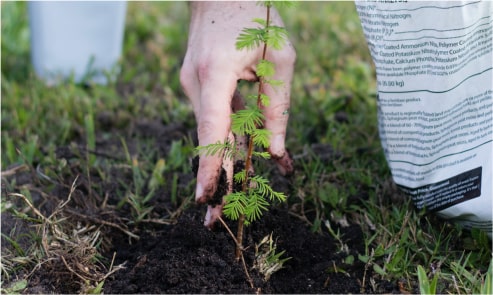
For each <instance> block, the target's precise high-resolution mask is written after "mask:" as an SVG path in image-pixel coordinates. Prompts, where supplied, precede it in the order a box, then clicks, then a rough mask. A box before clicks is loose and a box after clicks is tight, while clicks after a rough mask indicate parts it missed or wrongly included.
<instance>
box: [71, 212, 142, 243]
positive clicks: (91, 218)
mask: <svg viewBox="0 0 493 295" xmlns="http://www.w3.org/2000/svg"><path fill="white" fill-rule="evenodd" d="M66 210H67V213H70V214H73V215H76V216H78V217H82V218H85V219H89V220H90V221H92V222H96V223H99V224H103V225H107V226H111V227H114V228H116V229H118V230H120V231H122V232H123V233H125V234H127V235H128V236H130V237H132V238H134V239H136V240H138V239H140V237H139V236H137V235H136V234H133V233H131V232H129V231H128V230H126V229H124V228H122V227H121V226H120V225H118V224H116V223H113V222H109V221H106V220H102V219H99V218H95V217H92V216H89V215H85V214H82V213H79V212H77V211H74V210H71V209H66Z"/></svg>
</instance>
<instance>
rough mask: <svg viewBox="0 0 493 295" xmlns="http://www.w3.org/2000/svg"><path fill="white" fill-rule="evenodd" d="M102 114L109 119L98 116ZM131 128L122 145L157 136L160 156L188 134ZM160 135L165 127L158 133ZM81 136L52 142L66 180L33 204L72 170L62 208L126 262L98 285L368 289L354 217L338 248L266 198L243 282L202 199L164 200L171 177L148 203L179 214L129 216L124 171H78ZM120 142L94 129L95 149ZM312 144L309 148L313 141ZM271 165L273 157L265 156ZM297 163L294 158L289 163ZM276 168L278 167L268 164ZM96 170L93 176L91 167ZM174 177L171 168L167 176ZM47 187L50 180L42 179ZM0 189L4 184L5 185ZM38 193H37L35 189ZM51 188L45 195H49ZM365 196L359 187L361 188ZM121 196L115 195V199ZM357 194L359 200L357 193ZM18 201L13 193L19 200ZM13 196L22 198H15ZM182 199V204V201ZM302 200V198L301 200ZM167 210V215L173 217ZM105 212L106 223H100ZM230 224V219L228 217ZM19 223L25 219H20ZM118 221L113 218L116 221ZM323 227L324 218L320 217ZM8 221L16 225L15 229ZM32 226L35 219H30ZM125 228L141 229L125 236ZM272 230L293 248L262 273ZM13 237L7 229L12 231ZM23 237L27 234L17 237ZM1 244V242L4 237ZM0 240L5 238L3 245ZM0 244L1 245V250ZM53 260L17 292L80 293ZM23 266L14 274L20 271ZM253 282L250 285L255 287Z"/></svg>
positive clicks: (283, 184)
mask: <svg viewBox="0 0 493 295" xmlns="http://www.w3.org/2000/svg"><path fill="white" fill-rule="evenodd" d="M105 120H107V118H105ZM132 127H133V128H131V130H132V131H131V134H126V140H127V144H128V149H129V150H130V152H131V150H132V149H133V148H134V146H135V145H136V144H137V143H136V141H137V139H135V138H137V137H136V135H138V136H145V137H151V138H152V137H153V138H157V139H158V140H157V149H158V150H159V156H160V157H165V156H166V154H167V153H168V152H169V150H170V144H171V142H172V141H173V140H178V139H182V138H185V137H187V136H190V134H193V133H194V130H193V128H187V127H186V126H183V125H182V124H174V125H164V124H162V123H161V122H156V121H152V122H148V121H142V122H138V123H136V124H134V125H133V126H132ZM163 135H166V136H163ZM82 146H84V145H82V144H78V145H71V146H67V147H60V148H59V149H58V151H57V156H58V158H59V159H65V160H66V161H67V163H68V164H67V165H68V168H65V169H68V170H69V171H66V172H65V173H66V179H65V180H64V183H63V185H62V184H57V185H53V184H52V183H50V184H49V185H50V186H49V187H50V190H49V193H48V194H39V190H34V191H33V192H32V198H33V201H34V202H35V203H36V204H37V205H38V206H39V208H40V210H41V211H43V212H46V213H47V214H49V213H50V212H52V211H53V210H54V208H55V207H56V205H57V204H59V203H60V201H61V200H66V199H67V195H68V194H69V192H70V185H69V184H71V183H72V182H73V181H74V180H75V176H76V175H78V179H77V188H76V189H75V192H74V194H72V201H71V202H70V203H69V204H67V205H66V207H65V208H64V210H65V209H66V211H64V216H65V217H67V218H68V219H69V220H70V222H72V223H73V224H95V225H97V226H99V228H100V230H101V234H102V236H104V243H103V245H102V248H104V249H105V252H104V253H103V256H104V257H105V259H104V261H105V263H106V264H109V262H110V261H111V260H112V257H113V256H114V255H115V256H114V257H115V260H114V261H113V265H114V266H116V265H120V264H123V265H124V268H122V269H119V270H118V271H115V272H114V273H112V274H111V275H110V276H109V277H107V278H106V279H105V283H104V286H103V292H104V293H106V294H119V293H265V294H268V293H338V294H347V293H369V292H372V289H371V286H370V279H369V278H370V277H372V270H371V268H370V269H368V270H367V271H366V272H365V264H364V263H363V262H361V261H359V260H358V259H357V257H358V254H362V253H364V249H365V248H364V247H365V244H364V237H363V234H362V231H361V229H360V226H359V225H356V224H353V225H349V226H347V227H340V228H339V230H340V232H341V235H342V236H343V237H344V243H345V244H346V245H347V246H348V250H347V252H341V247H340V244H339V243H338V241H336V240H334V239H333V238H332V237H331V236H330V235H329V234H328V232H327V230H322V233H314V232H312V231H311V230H310V226H309V225H308V224H307V222H305V221H303V220H302V218H300V216H299V213H300V212H299V206H297V205H296V204H289V205H286V204H281V205H276V206H274V207H272V209H271V210H270V211H269V212H266V213H265V214H264V216H263V217H262V218H261V220H260V221H258V222H255V223H254V224H252V225H250V226H248V227H247V228H246V230H245V239H244V241H245V245H248V247H247V248H246V250H245V251H244V257H245V262H246V265H247V268H248V272H249V275H250V276H251V282H249V280H248V278H247V276H246V273H245V270H244V268H243V264H242V263H241V262H237V261H236V260H235V258H234V247H235V246H234V242H233V240H232V238H231V236H230V235H229V234H228V232H227V231H226V230H225V228H224V226H222V225H220V224H218V225H217V226H216V227H215V228H214V229H213V230H208V229H206V228H205V227H204V226H203V219H204V215H205V211H206V208H205V206H197V205H195V204H194V203H193V201H189V202H188V203H186V201H184V199H182V203H181V204H180V203H178V204H176V203H175V204H174V203H173V202H172V200H171V195H172V193H171V191H170V190H171V188H172V185H166V186H165V187H164V188H160V189H159V190H158V191H157V192H156V193H155V196H154V197H153V198H152V199H151V200H150V201H149V202H150V203H149V205H152V206H154V210H153V214H152V216H151V217H153V218H161V217H163V216H168V217H169V216H172V215H173V214H170V212H171V213H177V214H176V215H174V216H178V217H176V218H175V220H173V218H170V219H169V220H170V222H169V224H160V223H153V222H149V223H142V224H138V225H131V224H129V223H128V221H129V220H132V218H133V217H132V215H131V210H130V207H129V206H128V205H124V206H121V207H119V209H118V210H117V209H116V208H117V206H116V205H117V204H118V202H119V201H120V199H121V196H120V195H119V194H118V193H117V192H118V191H119V189H120V188H121V186H122V183H129V182H132V175H131V173H130V172H129V171H128V170H124V169H121V168H118V167H109V168H108V170H107V171H106V173H108V175H111V178H110V179H111V181H110V182H108V181H107V180H104V179H102V178H101V177H100V175H101V174H98V173H91V175H90V177H88V176H87V175H84V173H83V169H82V167H81V164H80V162H78V161H77V157H79V156H80V154H81V151H83V149H82V148H81V147H82ZM117 146H121V144H120V141H118V140H114V141H111V140H108V139H105V138H100V137H98V140H97V149H96V151H93V154H95V155H96V157H101V158H105V157H110V156H111V157H112V158H114V159H119V158H123V157H124V154H123V152H122V151H121V148H118V147H117ZM314 148H315V147H314ZM316 149H317V150H318V151H319V152H320V154H323V155H325V157H327V158H330V157H331V156H332V157H333V156H337V155H335V154H334V152H333V150H332V149H331V148H330V147H329V146H325V147H324V146H322V145H317V146H316ZM272 165H273V167H274V164H272ZM295 165H296V163H295ZM271 171H275V169H271ZM176 173H178V174H177V175H178V191H180V188H183V187H187V186H189V185H190V184H192V185H193V183H192V182H193V181H194V175H193V173H191V172H190V173H180V172H176ZM98 175H99V176H98ZM13 178H15V179H16V181H17V182H16V183H17V185H32V187H40V186H41V184H42V183H43V182H40V181H39V180H36V176H35V175H33V173H32V171H25V170H24V171H22V172H18V173H14V174H13V175H12V176H10V177H8V178H7V179H9V180H10V181H11V180H12V179H13ZM164 178H165V179H168V180H169V179H172V178H173V177H172V175H164ZM269 179H270V180H271V184H272V186H273V187H274V189H276V190H280V191H284V192H286V193H287V194H291V195H292V194H293V192H290V189H291V179H290V178H285V177H283V176H281V175H280V174H279V173H276V172H272V175H271V176H270V177H269ZM95 186H96V187H100V191H102V192H103V193H99V194H98V193H96V191H95V190H93V189H92V188H93V187H95ZM45 189H46V190H47V189H48V184H46V187H45ZM2 191H4V192H5V189H4V187H2ZM37 192H38V193H37ZM46 195H49V197H46ZM365 195H367V194H366V193H365V192H361V196H365ZM119 198H120V199H119ZM356 201H357V200H356ZM17 202H19V200H17ZM17 204H19V203H17ZM184 204H188V205H187V206H182V207H180V205H184ZM298 205H299V204H298ZM172 217H173V216H172ZM103 221H104V222H103ZM227 223H228V224H229V227H230V228H231V229H232V230H233V231H234V232H236V225H235V223H233V222H229V221H228V222H227ZM21 224H22V226H21ZM115 225H119V227H117V226H115ZM322 227H323V225H322ZM30 228H31V227H30V225H26V222H25V221H21V220H19V219H17V218H14V217H12V216H11V215H10V216H9V213H4V214H2V233H4V234H6V235H7V236H9V235H17V237H19V236H21V235H22V233H23V232H24V233H25V232H26V231H27V230H29V229H30ZM13 229H15V230H16V231H17V232H16V233H13ZM31 229H32V228H31ZM125 230H127V231H129V232H132V233H134V234H136V235H138V236H139V239H135V238H131V237H130V236H129V235H128V234H127V233H126V232H125ZM270 234H272V235H273V238H274V240H275V241H276V242H277V249H278V251H285V254H284V255H283V257H290V259H289V260H288V261H286V262H285V264H284V267H283V268H282V269H281V270H279V271H278V272H276V273H274V274H273V275H272V276H271V277H270V279H269V280H268V281H266V280H265V279H264V277H263V275H262V274H260V273H259V272H258V271H257V270H256V269H252V265H253V261H254V257H255V247H254V245H255V244H256V243H259V241H260V240H262V238H264V237H265V236H267V235H270ZM12 237H13V236H12ZM24 240H25V239H24ZM2 244H3V245H7V244H8V243H6V241H5V240H4V239H3V238H2ZM2 248H3V247H2ZM3 251H4V249H2V253H3ZM348 255H352V256H353V257H355V259H354V262H352V263H351V264H346V263H344V258H345V257H347V256H348ZM63 267H64V265H63V264H59V265H58V266H57V265H52V266H51V268H50V267H49V265H41V266H39V267H38V268H36V269H35V270H34V272H33V273H32V274H30V276H29V284H28V286H27V288H26V289H24V290H23V293H39V294H41V293H53V292H54V293H74V292H79V291H80V290H81V289H80V283H79V284H76V283H74V282H76V281H77V280H79V278H77V276H76V275H75V274H74V273H72V272H70V271H67V270H66V269H65V270H64V269H63ZM24 275H26V273H22V272H20V273H18V277H19V278H22V277H23V276H24ZM363 282H365V283H364V285H363ZM377 283H378V285H379V286H380V288H383V289H381V290H379V291H378V292H382V293H394V292H395V293H399V292H400V291H399V288H398V286H397V282H377ZM252 285H253V288H252Z"/></svg>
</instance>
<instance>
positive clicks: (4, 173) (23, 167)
mask: <svg viewBox="0 0 493 295" xmlns="http://www.w3.org/2000/svg"><path fill="white" fill-rule="evenodd" d="M23 170H29V167H28V166H27V165H26V164H22V165H19V166H15V167H13V168H10V169H8V170H5V171H2V172H1V176H2V177H7V176H11V175H15V174H17V172H20V171H23Z"/></svg>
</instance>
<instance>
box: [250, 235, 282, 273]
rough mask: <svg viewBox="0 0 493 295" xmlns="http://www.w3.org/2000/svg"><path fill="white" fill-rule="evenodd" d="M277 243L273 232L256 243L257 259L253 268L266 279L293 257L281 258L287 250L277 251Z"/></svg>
mask: <svg viewBox="0 0 493 295" xmlns="http://www.w3.org/2000/svg"><path fill="white" fill-rule="evenodd" d="M276 250H277V245H276V242H274V240H273V239H272V233H271V234H270V235H268V236H265V237H264V238H263V239H262V240H261V241H260V243H259V244H257V245H255V261H254V265H253V268H254V269H258V271H259V272H260V273H261V274H263V275H264V279H265V281H268V280H269V279H270V276H271V275H272V274H273V273H275V272H276V271H278V270H280V269H281V268H282V267H283V265H284V263H285V262H286V261H288V260H289V259H291V257H287V258H281V256H282V255H284V253H285V251H281V252H276Z"/></svg>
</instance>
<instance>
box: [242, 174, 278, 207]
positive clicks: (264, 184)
mask: <svg viewBox="0 0 493 295" xmlns="http://www.w3.org/2000/svg"><path fill="white" fill-rule="evenodd" d="M250 181H251V182H252V183H253V184H254V186H253V188H251V189H252V190H254V191H256V192H254V193H251V194H252V195H253V194H259V195H261V196H263V197H267V198H269V199H270V200H271V201H272V200H278V201H280V202H284V201H286V195H284V194H283V193H281V192H276V191H274V190H273V189H272V187H271V186H270V185H269V181H268V180H267V179H265V178H264V177H262V176H260V175H255V176H253V177H252V178H251V179H250Z"/></svg>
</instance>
